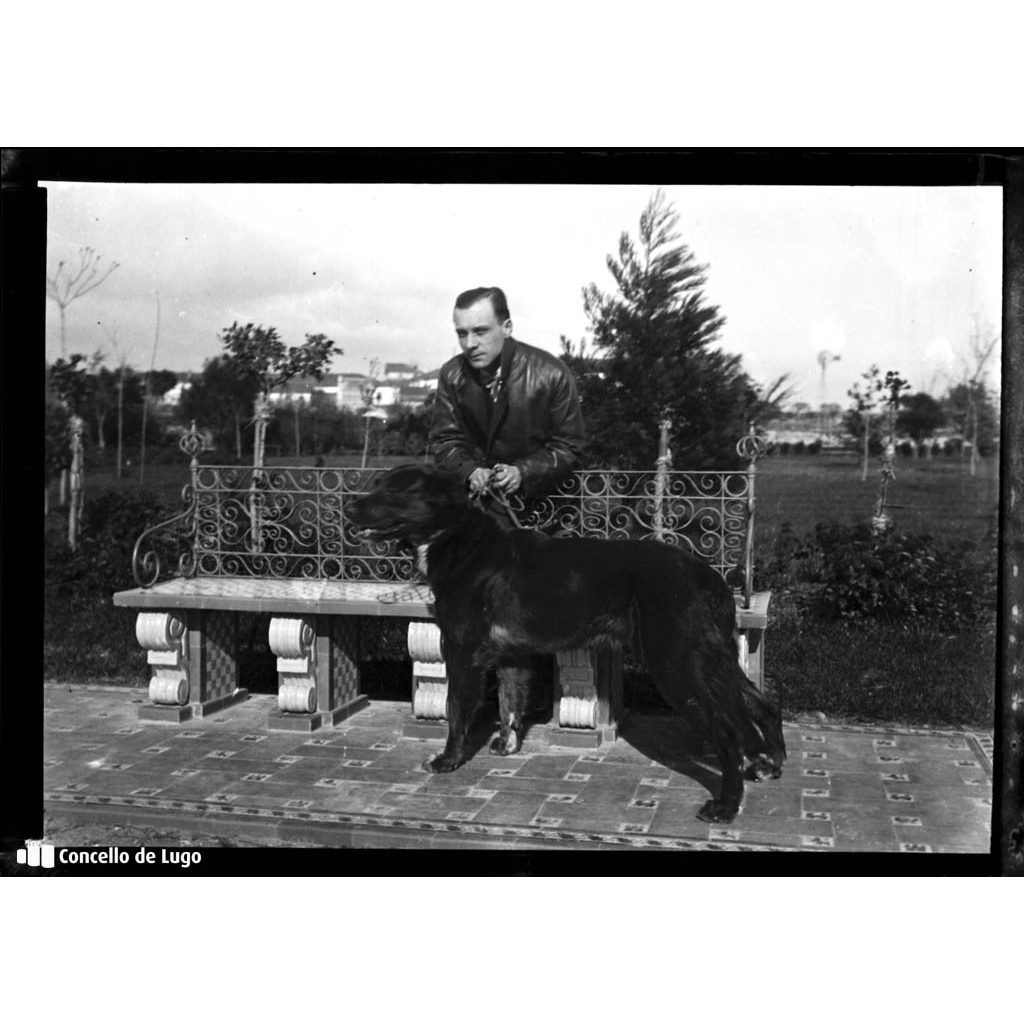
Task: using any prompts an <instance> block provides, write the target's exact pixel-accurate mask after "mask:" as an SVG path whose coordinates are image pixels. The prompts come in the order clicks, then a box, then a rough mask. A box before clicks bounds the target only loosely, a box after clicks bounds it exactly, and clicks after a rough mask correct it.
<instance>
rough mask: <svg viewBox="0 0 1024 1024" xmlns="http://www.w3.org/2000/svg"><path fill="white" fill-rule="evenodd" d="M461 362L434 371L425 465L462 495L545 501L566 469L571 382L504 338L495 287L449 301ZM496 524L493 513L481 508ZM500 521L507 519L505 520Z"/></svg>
mask: <svg viewBox="0 0 1024 1024" xmlns="http://www.w3.org/2000/svg"><path fill="white" fill-rule="evenodd" d="M453 319H454V322H455V334H456V336H457V337H458V339H459V345H460V346H461V348H462V354H461V355H458V356H455V357H454V358H452V359H450V360H449V361H448V362H447V363H445V364H444V366H442V367H441V372H440V375H439V378H438V385H437V398H436V400H435V406H434V420H433V425H432V428H431V434H430V440H431V451H432V452H433V455H434V462H435V463H436V465H437V466H438V467H439V468H440V469H443V470H446V471H448V472H451V473H454V474H456V475H458V476H461V477H462V479H464V480H465V481H466V484H467V486H468V488H469V490H470V493H471V494H474V495H480V494H483V492H485V491H486V490H487V488H488V487H489V486H490V487H491V488H493V489H494V490H497V491H498V492H499V493H500V494H501V495H503V496H504V497H509V496H511V495H513V494H517V495H519V496H520V497H523V498H525V499H530V498H534V497H537V496H539V495H543V494H546V493H550V492H551V491H553V490H554V489H555V488H556V487H557V486H558V484H559V483H560V482H561V481H562V480H564V479H565V477H566V476H568V474H569V473H570V472H571V471H572V469H573V467H574V466H575V465H576V463H577V461H578V459H579V455H580V450H581V448H582V446H583V438H584V433H583V414H582V412H581V410H580V403H579V396H578V393H577V390H576V382H575V381H574V379H573V376H572V374H571V373H570V372H569V370H568V369H567V367H566V366H565V364H564V363H563V362H562V361H561V360H560V359H558V358H556V357H555V356H553V355H551V354H550V353H548V352H545V351H543V350H542V349H539V348H534V347H533V346H532V345H526V344H524V343H523V342H521V341H517V340H516V339H515V338H513V337H512V320H511V317H510V315H509V311H508V302H507V300H506V298H505V293H504V292H503V291H502V290H501V289H500V288H473V289H471V290H470V291H466V292H463V293H462V294H461V295H459V296H458V298H457V299H456V300H455V312H454V316H453ZM489 511H491V512H492V514H494V515H495V517H496V518H499V519H504V518H505V517H504V515H503V513H502V509H501V506H500V505H497V506H496V507H493V508H491V509H489ZM506 521H507V520H506Z"/></svg>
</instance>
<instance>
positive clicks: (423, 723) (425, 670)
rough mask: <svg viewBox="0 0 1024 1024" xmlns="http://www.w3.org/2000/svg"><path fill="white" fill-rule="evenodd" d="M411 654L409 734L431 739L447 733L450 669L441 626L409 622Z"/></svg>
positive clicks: (431, 623)
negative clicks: (442, 641) (443, 648)
mask: <svg viewBox="0 0 1024 1024" xmlns="http://www.w3.org/2000/svg"><path fill="white" fill-rule="evenodd" d="M406 642H407V644H408V648H409V657H410V658H412V713H413V716H414V717H415V719H416V720H415V721H414V722H412V723H410V724H409V725H407V726H406V727H405V729H404V730H403V734H404V735H406V736H415V737H417V738H421V739H422V738H428V739H432V738H434V737H437V736H444V735H446V734H447V731H448V727H447V714H448V669H447V666H446V665H445V661H444V655H443V654H442V653H441V630H440V629H438V627H437V626H436V625H435V624H434V623H433V622H410V623H409V631H408V634H407V640H406Z"/></svg>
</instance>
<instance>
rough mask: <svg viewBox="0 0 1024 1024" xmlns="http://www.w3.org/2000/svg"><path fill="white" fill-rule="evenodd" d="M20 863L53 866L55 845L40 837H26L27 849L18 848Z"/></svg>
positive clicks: (29, 865)
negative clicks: (41, 840)
mask: <svg viewBox="0 0 1024 1024" xmlns="http://www.w3.org/2000/svg"><path fill="white" fill-rule="evenodd" d="M18 863H19V864H26V865H27V866H28V867H30V868H52V867H53V863H54V858H53V847H52V846H50V845H49V844H48V843H42V842H40V841H39V840H38V839H26V840H25V849H24V850H18Z"/></svg>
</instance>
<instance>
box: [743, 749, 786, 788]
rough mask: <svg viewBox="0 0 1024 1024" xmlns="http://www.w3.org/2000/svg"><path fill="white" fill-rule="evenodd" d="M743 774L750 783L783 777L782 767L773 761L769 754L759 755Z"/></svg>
mask: <svg viewBox="0 0 1024 1024" xmlns="http://www.w3.org/2000/svg"><path fill="white" fill-rule="evenodd" d="M743 774H744V776H745V777H746V778H747V779H748V780H749V781H750V782H760V781H761V780H762V779H777V778H779V776H780V775H782V765H781V764H778V763H777V762H776V761H774V760H772V758H770V757H769V756H768V755H767V754H758V755H757V757H755V758H753V759H752V760H751V762H750V764H749V765H748V767H747V770H746V771H745V772H744V773H743Z"/></svg>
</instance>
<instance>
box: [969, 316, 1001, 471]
mask: <svg viewBox="0 0 1024 1024" xmlns="http://www.w3.org/2000/svg"><path fill="white" fill-rule="evenodd" d="M998 344H999V332H998V331H997V330H996V329H995V328H994V327H992V325H991V324H985V325H982V324H980V323H979V322H978V321H977V320H975V322H974V324H973V326H972V328H971V334H970V337H969V338H968V339H967V347H966V350H965V351H964V352H963V353H962V354H961V356H960V368H961V373H960V377H961V384H962V385H963V387H964V392H965V395H966V399H967V401H966V405H965V408H964V423H963V437H964V440H965V441H966V440H967V438H968V434H970V441H971V461H970V472H971V476H977V474H978V420H979V418H980V417H979V411H980V410H979V407H980V404H981V402H980V398H981V393H982V392H983V391H984V389H985V376H986V374H987V369H986V367H987V365H988V362H989V360H990V359H991V358H992V353H993V352H995V350H996V346H997V345H998ZM963 448H964V446H963V445H961V447H960V452H961V458H963Z"/></svg>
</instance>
